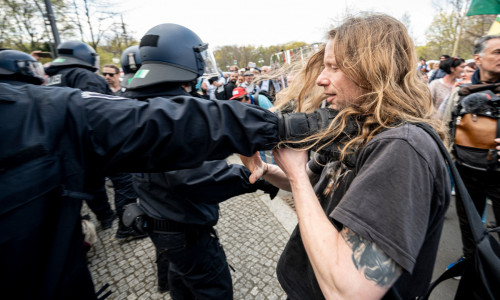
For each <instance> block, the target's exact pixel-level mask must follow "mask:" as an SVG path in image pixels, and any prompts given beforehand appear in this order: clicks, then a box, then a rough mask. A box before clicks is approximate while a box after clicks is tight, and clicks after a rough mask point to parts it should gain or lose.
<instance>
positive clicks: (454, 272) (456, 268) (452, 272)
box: [418, 258, 468, 300]
mask: <svg viewBox="0 0 500 300" xmlns="http://www.w3.org/2000/svg"><path fill="white" fill-rule="evenodd" d="M467 262H468V258H464V259H463V260H461V261H459V262H457V263H456V264H455V265H453V267H451V268H449V269H448V270H446V271H444V272H443V274H441V276H439V278H438V279H436V280H435V281H434V282H432V283H431V285H430V286H429V289H428V290H427V293H426V294H425V295H424V296H422V297H419V298H418V300H427V299H429V296H430V295H431V293H432V291H433V290H434V288H435V287H436V286H438V285H439V284H440V283H441V282H443V281H445V280H447V279H450V278H453V277H457V276H461V275H462V274H463V273H464V271H465V266H466V264H467Z"/></svg>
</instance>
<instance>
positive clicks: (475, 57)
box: [472, 54, 481, 67]
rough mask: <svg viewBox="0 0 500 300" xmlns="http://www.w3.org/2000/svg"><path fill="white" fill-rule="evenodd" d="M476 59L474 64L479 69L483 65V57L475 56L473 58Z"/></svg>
mask: <svg viewBox="0 0 500 300" xmlns="http://www.w3.org/2000/svg"><path fill="white" fill-rule="evenodd" d="M472 57H473V58H474V62H475V63H476V65H477V66H478V67H479V66H480V65H481V62H480V61H481V55H479V54H474V56H472Z"/></svg>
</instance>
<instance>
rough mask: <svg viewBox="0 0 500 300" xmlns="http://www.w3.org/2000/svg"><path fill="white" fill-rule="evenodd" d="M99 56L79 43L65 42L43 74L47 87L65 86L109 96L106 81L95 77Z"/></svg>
mask: <svg viewBox="0 0 500 300" xmlns="http://www.w3.org/2000/svg"><path fill="white" fill-rule="evenodd" d="M98 70H99V55H98V54H97V52H95V50H94V48H92V47H90V46H89V45H87V44H85V43H83V42H80V41H76V40H75V41H67V42H63V43H61V44H60V45H59V46H58V47H57V57H56V59H54V60H53V61H52V62H51V63H50V66H49V67H48V68H46V69H45V73H46V74H47V75H49V76H50V77H49V79H48V80H47V82H46V83H45V85H48V86H67V87H72V88H77V89H81V90H82V91H89V92H96V93H101V94H109V95H111V94H112V93H111V90H110V88H109V86H108V83H107V82H106V80H105V79H104V78H103V77H101V76H99V75H97V74H96V73H95V72H96V71H98Z"/></svg>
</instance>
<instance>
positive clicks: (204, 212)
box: [127, 85, 278, 299]
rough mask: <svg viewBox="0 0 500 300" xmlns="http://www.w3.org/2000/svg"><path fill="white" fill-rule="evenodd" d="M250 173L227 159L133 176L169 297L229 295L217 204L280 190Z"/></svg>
mask: <svg viewBox="0 0 500 300" xmlns="http://www.w3.org/2000/svg"><path fill="white" fill-rule="evenodd" d="M182 94H184V95H188V94H187V93H186V92H185V91H184V90H183V89H182V88H181V87H179V86H177V87H170V88H168V89H165V85H162V86H161V87H158V88H156V89H155V88H151V87H150V88H148V89H144V90H143V91H136V90H133V91H130V90H129V91H128V92H127V96H129V97H130V98H136V99H145V98H148V97H152V96H158V95H161V96H162V97H164V98H170V97H173V96H174V95H182ZM214 117H215V116H214ZM249 124H250V123H249ZM198 150H199V151H204V150H202V148H199V149H198ZM249 176H250V172H249V171H248V169H246V168H245V167H244V166H242V165H230V166H229V165H228V164H227V162H226V161H225V160H216V161H209V162H204V163H203V164H202V165H201V166H200V167H198V168H195V169H186V170H179V171H170V172H165V173H149V174H137V176H134V179H135V182H134V186H135V187H136V191H137V194H138V195H139V198H140V200H139V206H140V207H141V208H142V209H143V210H144V212H145V213H146V214H147V215H148V217H149V222H148V224H150V226H149V228H148V231H149V236H150V237H151V240H152V241H153V243H154V245H155V248H156V253H157V261H156V263H157V267H158V286H159V290H160V291H165V290H166V289H167V287H169V288H170V295H171V297H172V299H232V298H233V289H232V280H231V274H230V273H229V267H228V263H227V261H226V256H225V254H224V250H223V249H222V247H221V245H220V244H219V242H218V238H217V235H216V234H215V231H214V229H213V226H214V225H215V224H216V223H217V221H218V219H219V205H218V203H220V202H222V201H225V200H227V199H229V198H231V197H234V196H237V195H241V194H244V193H250V192H255V191H256V190H257V189H262V190H264V191H267V192H270V193H273V192H274V193H277V191H278V188H276V187H274V186H271V185H270V184H268V183H267V182H265V181H264V180H262V179H260V180H259V181H257V182H256V183H255V184H250V183H249V182H248V178H249ZM272 197H273V196H272Z"/></svg>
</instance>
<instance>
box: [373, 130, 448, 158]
mask: <svg viewBox="0 0 500 300" xmlns="http://www.w3.org/2000/svg"><path fill="white" fill-rule="evenodd" d="M378 144H383V145H386V146H387V145H388V144H393V145H394V147H384V149H392V151H394V152H400V151H402V150H403V149H402V147H405V146H406V147H407V149H411V150H410V151H412V152H414V153H415V154H417V155H419V156H421V157H423V158H424V159H425V160H426V161H428V162H430V161H433V160H435V159H436V157H439V158H441V154H440V153H441V152H440V150H439V147H438V145H437V144H436V142H435V141H434V140H433V138H432V137H431V135H430V134H428V133H427V132H426V131H425V130H423V129H422V128H420V127H418V126H416V125H415V124H409V123H405V124H403V125H401V126H398V127H394V128H390V129H387V130H385V131H383V132H381V133H379V134H378V135H377V136H375V137H374V138H373V140H371V141H370V142H369V143H368V145H367V146H369V145H372V147H373V146H375V147H376V146H377V145H378Z"/></svg>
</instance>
